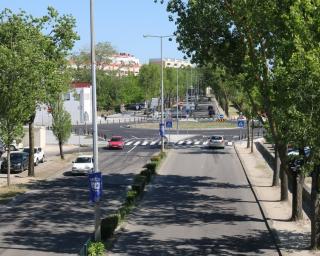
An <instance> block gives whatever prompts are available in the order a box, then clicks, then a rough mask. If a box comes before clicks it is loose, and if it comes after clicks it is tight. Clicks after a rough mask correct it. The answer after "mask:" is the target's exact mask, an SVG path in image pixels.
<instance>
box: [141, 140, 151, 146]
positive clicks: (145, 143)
mask: <svg viewBox="0 0 320 256" xmlns="http://www.w3.org/2000/svg"><path fill="white" fill-rule="evenodd" d="M148 143H149V141H147V140H145V141H144V142H143V143H142V144H141V145H142V146H146V145H147V144H148Z"/></svg>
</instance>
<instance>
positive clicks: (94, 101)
mask: <svg viewBox="0 0 320 256" xmlns="http://www.w3.org/2000/svg"><path fill="white" fill-rule="evenodd" d="M90 39H91V40H90V41H91V79H92V132H93V171H94V172H99V166H98V145H97V141H98V136H97V135H98V131H97V120H96V117H97V96H96V90H97V89H96V87H97V86H96V60H95V35H94V16H93V0H90ZM94 216H95V225H94V238H95V241H100V240H101V231H100V222H101V212H100V202H99V201H97V202H94Z"/></svg>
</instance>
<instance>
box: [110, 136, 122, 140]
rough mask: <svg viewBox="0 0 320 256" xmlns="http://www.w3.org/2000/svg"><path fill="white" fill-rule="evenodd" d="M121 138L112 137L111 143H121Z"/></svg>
mask: <svg viewBox="0 0 320 256" xmlns="http://www.w3.org/2000/svg"><path fill="white" fill-rule="evenodd" d="M121 140H122V138H121V137H113V138H111V141H121Z"/></svg>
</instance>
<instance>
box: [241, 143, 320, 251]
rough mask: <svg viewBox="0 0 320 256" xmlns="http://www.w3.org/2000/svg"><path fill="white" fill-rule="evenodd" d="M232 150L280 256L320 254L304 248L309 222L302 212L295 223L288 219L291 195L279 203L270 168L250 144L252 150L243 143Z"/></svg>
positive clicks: (306, 247) (307, 242)
mask: <svg viewBox="0 0 320 256" xmlns="http://www.w3.org/2000/svg"><path fill="white" fill-rule="evenodd" d="M235 149H236V151H237V153H238V156H239V158H240V160H241V162H242V164H243V166H244V169H245V172H246V174H247V176H248V179H249V180H250V183H251V185H252V188H253V190H254V192H255V194H256V196H257V198H258V200H259V203H260V205H261V208H262V210H263V213H264V215H265V217H266V219H267V222H268V225H269V226H270V228H271V230H272V231H273V233H274V235H275V238H276V239H277V240H278V245H279V248H280V250H281V252H282V255H290V256H298V255H299V256H309V255H320V252H318V253H316V252H313V251H310V250H308V248H309V246H310V236H311V224H310V220H309V218H308V217H307V216H306V214H304V219H303V220H302V221H299V222H291V221H289V219H290V217H291V194H290V193H289V202H280V201H279V199H280V187H272V186H271V184H272V173H273V171H272V170H271V168H270V167H269V165H268V164H267V163H266V161H265V160H264V158H263V157H262V156H261V154H260V153H259V152H258V151H257V149H256V148H255V147H254V153H250V149H247V148H246V143H241V144H240V143H236V144H235Z"/></svg>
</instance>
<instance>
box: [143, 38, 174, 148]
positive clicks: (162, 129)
mask: <svg viewBox="0 0 320 256" xmlns="http://www.w3.org/2000/svg"><path fill="white" fill-rule="evenodd" d="M173 36H174V35H170V36H159V35H143V37H144V38H148V37H155V38H160V52H161V116H160V134H161V152H164V123H163V114H164V107H163V57H162V39H163V38H171V37H173Z"/></svg>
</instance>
